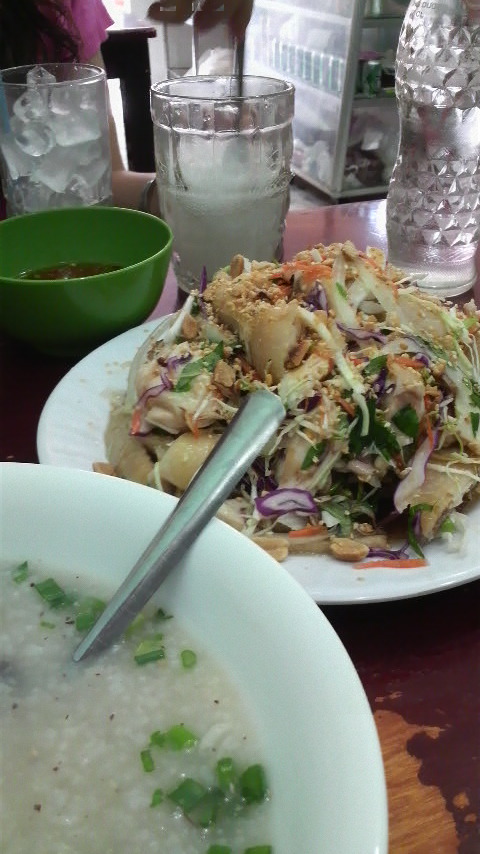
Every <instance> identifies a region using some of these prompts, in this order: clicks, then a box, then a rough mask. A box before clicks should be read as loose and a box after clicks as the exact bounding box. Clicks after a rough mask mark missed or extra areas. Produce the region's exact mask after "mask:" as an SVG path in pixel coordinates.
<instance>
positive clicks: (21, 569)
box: [12, 560, 28, 584]
mask: <svg viewBox="0 0 480 854" xmlns="http://www.w3.org/2000/svg"><path fill="white" fill-rule="evenodd" d="M27 578H28V561H27V560H24V561H23V563H21V564H19V565H18V566H16V567H15V568H14V569H13V571H12V579H13V581H14V582H15V584H21V583H22V581H25V580H26V579H27Z"/></svg>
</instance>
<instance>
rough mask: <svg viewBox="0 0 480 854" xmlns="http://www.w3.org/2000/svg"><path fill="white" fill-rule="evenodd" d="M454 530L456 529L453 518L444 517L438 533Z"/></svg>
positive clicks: (451, 532) (449, 532)
mask: <svg viewBox="0 0 480 854" xmlns="http://www.w3.org/2000/svg"><path fill="white" fill-rule="evenodd" d="M456 530H457V527H456V525H455V522H454V521H453V519H450V517H448V518H447V519H444V520H443V522H442V524H441V525H440V528H439V533H440V534H454V533H455V532H456Z"/></svg>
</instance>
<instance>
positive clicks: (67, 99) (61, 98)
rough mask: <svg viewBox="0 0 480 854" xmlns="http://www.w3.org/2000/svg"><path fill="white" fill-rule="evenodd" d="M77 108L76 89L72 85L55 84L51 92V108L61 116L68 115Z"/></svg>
mask: <svg viewBox="0 0 480 854" xmlns="http://www.w3.org/2000/svg"><path fill="white" fill-rule="evenodd" d="M75 108H76V98H75V90H74V88H73V87H72V86H71V85H66V86H53V87H52V91H51V93H50V109H51V111H52V113H55V114H57V115H59V116H67V115H68V114H69V113H70V112H71V111H72V109H73V110H74V109H75Z"/></svg>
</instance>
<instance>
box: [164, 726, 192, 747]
mask: <svg viewBox="0 0 480 854" xmlns="http://www.w3.org/2000/svg"><path fill="white" fill-rule="evenodd" d="M197 741H198V736H196V735H195V733H193V732H191V731H190V730H189V729H187V727H186V726H184V724H175V725H174V726H172V727H170V729H167V731H166V733H165V745H166V746H167V747H170V748H171V750H189V749H190V748H191V747H193V746H194V745H195V744H196V743H197Z"/></svg>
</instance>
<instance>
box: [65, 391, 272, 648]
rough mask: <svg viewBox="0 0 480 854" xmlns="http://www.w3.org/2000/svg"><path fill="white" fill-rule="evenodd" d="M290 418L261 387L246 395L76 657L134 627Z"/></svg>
mask: <svg viewBox="0 0 480 854" xmlns="http://www.w3.org/2000/svg"><path fill="white" fill-rule="evenodd" d="M284 417H285V410H284V408H283V406H282V403H281V401H280V399H279V398H278V397H276V396H275V395H274V394H272V392H269V391H267V390H266V389H265V390H263V389H261V390H260V391H257V392H254V393H253V394H251V395H249V396H248V397H247V398H246V400H245V402H244V404H243V405H242V406H241V407H240V409H239V410H238V412H237V414H236V415H235V417H234V418H233V420H232V421H231V423H230V425H229V426H228V428H227V429H226V430H225V433H224V434H223V435H222V437H221V439H220V440H219V441H218V443H217V445H216V446H215V448H214V449H213V451H212V453H211V454H210V455H209V456H208V458H207V460H206V461H205V463H204V464H203V466H201V468H200V469H199V470H198V472H197V474H196V475H195V477H194V478H193V480H192V481H191V483H190V484H189V486H188V488H187V490H186V491H185V492H184V494H183V495H182V497H181V498H180V500H179V502H178V504H177V505H176V507H175V509H174V510H173V512H172V513H171V514H170V516H169V517H168V519H167V520H166V522H165V523H164V524H163V525H162V527H161V528H160V530H159V532H158V534H156V536H155V537H154V538H153V540H152V541H151V543H150V545H149V546H147V548H146V549H145V551H144V552H143V554H142V555H141V557H140V558H139V560H138V561H137V563H136V564H135V566H134V567H133V569H132V570H131V571H130V573H129V574H128V575H127V577H126V579H125V581H124V582H123V583H122V584H121V585H120V587H119V588H118V590H117V592H116V593H115V594H114V595H113V597H112V599H111V600H110V602H109V603H108V605H107V607H106V608H105V610H104V611H103V613H102V614H101V615H100V617H99V619H98V620H97V622H96V623H95V625H94V626H93V627H92V628H91V629H90V631H89V632H88V634H87V635H86V636H85V637H84V638H83V640H82V641H81V642H80V644H79V645H78V647H77V648H76V650H75V652H74V653H73V660H74V661H81V659H82V658H84V657H85V656H86V655H89V654H90V653H93V652H99V651H100V650H102V649H105V648H106V647H108V646H109V645H110V644H111V643H112V642H113V641H114V640H115V639H117V638H118V637H119V636H120V635H121V634H122V632H123V631H124V630H125V629H126V628H127V626H129V624H130V623H131V622H132V620H133V619H134V617H136V615H137V614H138V613H139V611H140V610H141V609H142V608H143V606H144V605H145V604H146V602H148V600H149V599H150V598H151V596H153V594H154V593H155V591H156V590H157V589H158V588H159V586H160V585H161V583H162V581H164V580H165V578H166V577H167V576H168V575H169V573H170V572H171V571H172V570H173V569H174V568H175V566H177V565H178V563H179V561H180V560H181V558H182V557H183V556H184V554H185V552H186V551H187V549H188V548H189V547H190V546H191V545H192V543H193V542H194V540H195V539H196V538H197V536H198V535H199V534H200V532H201V531H202V529H203V528H204V527H205V525H206V524H207V522H209V521H210V519H211V518H212V517H213V516H214V515H215V513H216V512H217V510H218V508H219V507H220V505H221V504H222V503H223V501H225V499H226V498H227V497H228V496H229V495H230V493H231V492H232V490H233V489H234V487H235V486H236V485H237V483H238V481H239V480H240V478H241V477H242V475H243V474H244V473H245V472H246V470H247V469H248V467H249V466H250V465H251V463H252V462H253V460H254V459H255V457H256V456H257V455H258V454H259V453H260V451H261V450H262V449H263V448H264V447H265V445H266V443H267V442H268V440H269V439H270V438H271V436H272V435H273V433H274V432H275V430H276V429H277V428H278V426H279V425H280V423H281V422H282V420H283V418H284Z"/></svg>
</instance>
